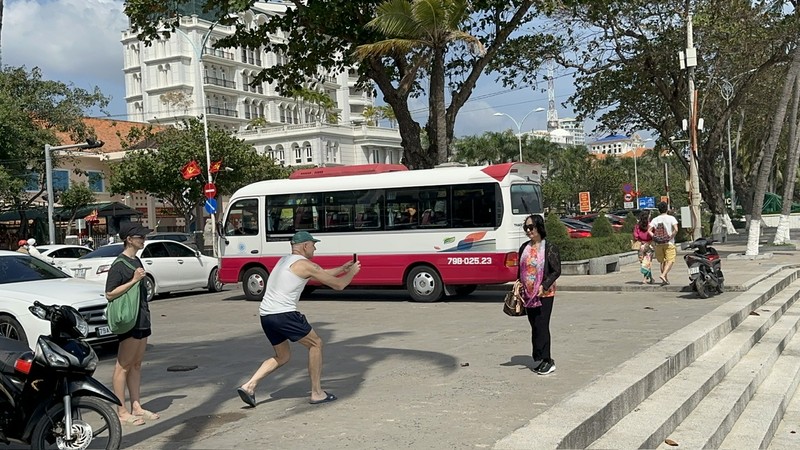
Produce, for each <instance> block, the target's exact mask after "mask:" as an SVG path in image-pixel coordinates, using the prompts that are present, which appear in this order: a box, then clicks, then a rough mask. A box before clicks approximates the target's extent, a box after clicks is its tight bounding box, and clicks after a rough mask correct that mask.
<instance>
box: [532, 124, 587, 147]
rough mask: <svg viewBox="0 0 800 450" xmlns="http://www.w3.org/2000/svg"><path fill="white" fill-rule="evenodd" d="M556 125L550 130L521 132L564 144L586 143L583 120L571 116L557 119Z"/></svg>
mask: <svg viewBox="0 0 800 450" xmlns="http://www.w3.org/2000/svg"><path fill="white" fill-rule="evenodd" d="M558 126H559V127H558V128H553V129H552V130H531V131H528V132H526V133H522V134H523V135H528V136H532V137H535V138H539V139H545V140H547V141H550V142H552V143H554V144H558V145H564V146H566V145H584V144H585V143H586V134H585V133H584V131H583V122H580V121H578V120H575V119H572V118H566V119H558Z"/></svg>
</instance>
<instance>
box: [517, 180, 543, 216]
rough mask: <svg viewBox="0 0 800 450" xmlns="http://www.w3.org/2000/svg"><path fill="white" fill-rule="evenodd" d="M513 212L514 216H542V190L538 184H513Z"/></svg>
mask: <svg viewBox="0 0 800 450" xmlns="http://www.w3.org/2000/svg"><path fill="white" fill-rule="evenodd" d="M511 212H512V213H513V214H541V213H542V188H541V187H540V186H539V185H538V184H512V185H511Z"/></svg>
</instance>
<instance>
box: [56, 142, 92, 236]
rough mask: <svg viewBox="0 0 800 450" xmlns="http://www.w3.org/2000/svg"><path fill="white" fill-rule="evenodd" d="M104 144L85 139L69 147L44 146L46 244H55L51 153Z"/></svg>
mask: <svg viewBox="0 0 800 450" xmlns="http://www.w3.org/2000/svg"><path fill="white" fill-rule="evenodd" d="M103 144H104V142H103V141H99V140H94V139H87V140H86V142H81V143H78V144H70V145H58V146H55V147H53V146H52V145H50V144H44V168H45V169H44V170H45V184H46V185H47V237H48V244H55V243H56V224H55V222H54V221H53V210H54V209H55V208H54V203H55V199H54V198H53V196H54V194H53V159H52V156H51V155H50V152H52V151H58V150H66V149H70V148H99V147H102V146H103Z"/></svg>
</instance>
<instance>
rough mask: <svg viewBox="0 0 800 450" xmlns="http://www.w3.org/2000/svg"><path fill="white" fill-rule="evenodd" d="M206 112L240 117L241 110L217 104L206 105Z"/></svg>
mask: <svg viewBox="0 0 800 450" xmlns="http://www.w3.org/2000/svg"><path fill="white" fill-rule="evenodd" d="M206 112H207V113H208V114H215V115H217V116H226V117H239V111H236V110H235V109H227V108H219V107H216V106H206Z"/></svg>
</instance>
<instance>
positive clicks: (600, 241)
mask: <svg viewBox="0 0 800 450" xmlns="http://www.w3.org/2000/svg"><path fill="white" fill-rule="evenodd" d="M557 245H558V248H559V250H560V252H561V260H562V261H580V260H583V259H589V258H596V257H598V256H605V255H614V254H617V253H625V252H629V251H631V240H630V236H629V235H627V234H623V233H614V234H613V235H611V236H606V237H599V238H597V237H591V238H584V239H569V240H567V241H565V242H558V243H557Z"/></svg>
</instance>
